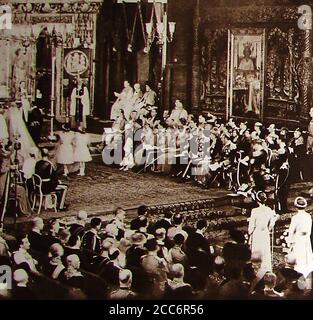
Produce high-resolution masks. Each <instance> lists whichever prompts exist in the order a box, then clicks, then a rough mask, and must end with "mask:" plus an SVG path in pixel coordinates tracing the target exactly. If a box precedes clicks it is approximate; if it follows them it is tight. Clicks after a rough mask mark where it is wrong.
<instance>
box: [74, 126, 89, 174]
mask: <svg viewBox="0 0 313 320" xmlns="http://www.w3.org/2000/svg"><path fill="white" fill-rule="evenodd" d="M89 143H90V140H89V135H88V133H86V130H85V129H84V128H83V127H79V128H78V130H77V132H75V137H74V162H79V174H78V175H79V176H84V175H85V167H86V162H90V161H91V160H92V158H91V155H90V152H89V148H88V145H89Z"/></svg>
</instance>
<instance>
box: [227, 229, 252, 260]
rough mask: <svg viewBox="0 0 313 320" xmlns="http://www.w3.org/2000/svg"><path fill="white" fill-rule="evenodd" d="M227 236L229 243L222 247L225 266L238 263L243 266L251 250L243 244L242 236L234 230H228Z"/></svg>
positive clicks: (243, 237)
mask: <svg viewBox="0 0 313 320" xmlns="http://www.w3.org/2000/svg"><path fill="white" fill-rule="evenodd" d="M229 235H230V237H231V241H229V242H227V243H226V244H225V245H224V247H223V257H224V259H225V262H226V264H231V263H235V262H236V263H239V264H241V265H244V264H245V263H246V262H247V261H249V259H250V257H251V250H250V249H249V246H248V245H247V244H245V240H246V239H245V236H244V234H243V233H242V232H241V231H239V230H236V229H230V230H229Z"/></svg>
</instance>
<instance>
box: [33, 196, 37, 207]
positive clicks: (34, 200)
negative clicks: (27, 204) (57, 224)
mask: <svg viewBox="0 0 313 320" xmlns="http://www.w3.org/2000/svg"><path fill="white" fill-rule="evenodd" d="M36 201H37V197H36V194H35V193H34V195H33V205H32V210H34V209H35V206H36Z"/></svg>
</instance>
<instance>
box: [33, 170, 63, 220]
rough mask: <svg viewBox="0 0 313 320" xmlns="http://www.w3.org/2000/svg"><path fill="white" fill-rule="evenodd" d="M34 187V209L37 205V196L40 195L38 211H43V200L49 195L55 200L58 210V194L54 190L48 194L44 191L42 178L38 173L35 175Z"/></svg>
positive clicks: (54, 203) (55, 208)
mask: <svg viewBox="0 0 313 320" xmlns="http://www.w3.org/2000/svg"><path fill="white" fill-rule="evenodd" d="M33 187H34V191H33V205H32V210H34V209H35V207H36V202H37V196H38V197H39V206H38V211H37V213H38V214H39V213H40V211H41V207H42V203H43V200H46V199H47V197H51V198H52V200H54V201H53V208H54V211H55V212H57V195H56V193H55V192H54V191H53V192H50V193H48V194H45V193H43V192H42V179H41V177H40V176H38V175H37V174H34V175H33ZM45 209H47V205H46V201H45Z"/></svg>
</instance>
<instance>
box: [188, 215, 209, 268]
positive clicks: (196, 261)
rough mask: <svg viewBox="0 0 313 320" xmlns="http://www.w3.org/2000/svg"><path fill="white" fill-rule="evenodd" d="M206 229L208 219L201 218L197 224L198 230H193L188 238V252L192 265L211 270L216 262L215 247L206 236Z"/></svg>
mask: <svg viewBox="0 0 313 320" xmlns="http://www.w3.org/2000/svg"><path fill="white" fill-rule="evenodd" d="M206 229H207V221H206V220H203V219H201V220H199V221H198V222H197V224H196V231H195V232H191V233H190V235H189V237H188V239H187V240H186V253H187V256H188V260H189V263H190V265H191V266H194V267H197V268H198V269H200V270H203V271H205V272H211V271H212V268H213V263H214V257H213V254H214V249H213V247H212V246H211V245H210V243H209V241H208V240H207V239H206V238H205V236H204V233H205V231H206Z"/></svg>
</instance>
